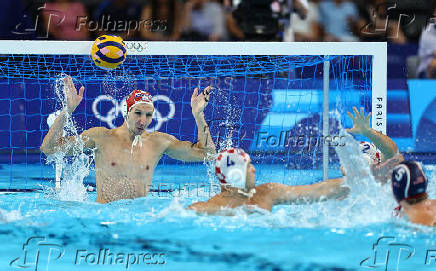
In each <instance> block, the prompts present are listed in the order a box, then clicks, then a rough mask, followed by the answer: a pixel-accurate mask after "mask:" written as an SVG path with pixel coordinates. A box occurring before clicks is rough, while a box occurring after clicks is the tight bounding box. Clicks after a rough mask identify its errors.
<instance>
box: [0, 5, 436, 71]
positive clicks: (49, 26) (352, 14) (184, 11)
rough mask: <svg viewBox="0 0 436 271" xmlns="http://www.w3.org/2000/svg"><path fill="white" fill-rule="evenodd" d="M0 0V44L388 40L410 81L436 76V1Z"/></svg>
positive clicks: (391, 51) (391, 52) (393, 53)
mask: <svg viewBox="0 0 436 271" xmlns="http://www.w3.org/2000/svg"><path fill="white" fill-rule="evenodd" d="M1 1H2V9H0V38H1V39H38V40H43V39H47V40H93V39H95V38H96V37H98V36H99V35H102V34H114V35H119V36H122V37H123V38H124V39H126V40H148V41H288V42H290V41H296V42H308V41H312V42H321V41H325V42H328V41H387V42H389V44H392V46H393V47H391V48H390V55H393V56H395V55H396V53H400V55H401V54H402V55H403V56H405V57H406V59H407V60H406V61H407V63H406V64H405V65H407V67H408V70H409V72H408V76H409V77H419V78H435V77H436V57H435V56H436V26H434V25H435V24H434V22H436V11H435V8H436V0H366V1H365V0H353V1H351V0H350V1H347V0H51V1H48V0H36V1H35V0H1ZM391 60H392V59H391ZM394 61H395V60H394ZM388 64H389V63H388Z"/></svg>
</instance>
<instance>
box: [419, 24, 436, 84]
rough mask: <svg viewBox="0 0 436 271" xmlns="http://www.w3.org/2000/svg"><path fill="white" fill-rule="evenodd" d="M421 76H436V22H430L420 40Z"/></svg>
mask: <svg viewBox="0 0 436 271" xmlns="http://www.w3.org/2000/svg"><path fill="white" fill-rule="evenodd" d="M418 55H419V66H418V77H419V78H432V79H434V78H436V24H435V23H432V24H430V25H429V26H428V27H427V28H426V29H425V30H424V31H423V32H422V34H421V39H420V41H419V49H418Z"/></svg>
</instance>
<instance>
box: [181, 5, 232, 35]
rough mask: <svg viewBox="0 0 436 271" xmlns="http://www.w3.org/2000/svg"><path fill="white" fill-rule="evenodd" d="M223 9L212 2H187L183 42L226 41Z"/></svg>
mask: <svg viewBox="0 0 436 271" xmlns="http://www.w3.org/2000/svg"><path fill="white" fill-rule="evenodd" d="M227 38H228V34H227V29H226V22H225V13H224V8H223V6H222V5H220V4H219V3H217V2H214V1H212V0H188V1H187V2H186V4H185V18H184V30H183V37H182V39H183V40H193V41H195V40H196V41H201V40H203V41H220V40H227Z"/></svg>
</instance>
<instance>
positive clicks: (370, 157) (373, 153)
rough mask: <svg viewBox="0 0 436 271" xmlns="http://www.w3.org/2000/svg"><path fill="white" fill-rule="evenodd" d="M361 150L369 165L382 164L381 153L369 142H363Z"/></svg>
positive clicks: (360, 145) (360, 146)
mask: <svg viewBox="0 0 436 271" xmlns="http://www.w3.org/2000/svg"><path fill="white" fill-rule="evenodd" d="M359 148H360V152H361V153H362V155H363V157H364V158H365V160H366V161H367V162H368V164H379V163H380V162H381V158H380V152H379V151H378V149H377V147H376V146H375V145H374V144H372V143H370V142H367V141H361V142H360V144H359Z"/></svg>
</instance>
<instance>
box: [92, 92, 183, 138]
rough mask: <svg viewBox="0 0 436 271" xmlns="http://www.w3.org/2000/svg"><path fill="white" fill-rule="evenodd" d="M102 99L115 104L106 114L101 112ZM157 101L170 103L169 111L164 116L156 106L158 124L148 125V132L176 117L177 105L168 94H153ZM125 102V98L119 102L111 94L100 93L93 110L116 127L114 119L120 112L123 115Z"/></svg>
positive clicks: (95, 114)
mask: <svg viewBox="0 0 436 271" xmlns="http://www.w3.org/2000/svg"><path fill="white" fill-rule="evenodd" d="M102 101H109V102H111V103H112V104H113V107H112V108H111V109H110V110H109V111H108V112H107V114H106V115H102V114H100V111H99V110H98V104H99V103H100V102H102ZM156 101H162V102H166V103H167V104H168V107H169V111H168V114H167V115H166V116H162V114H161V113H160V112H159V110H158V109H157V108H156V107H155V108H154V114H153V119H154V120H156V125H155V126H154V127H147V132H152V131H158V130H159V129H160V127H161V126H162V124H163V123H164V122H167V121H168V120H170V119H171V118H173V117H174V114H175V112H176V106H175V104H174V102H173V101H172V100H171V99H170V98H169V97H168V96H165V95H156V96H153V102H156ZM125 103H126V100H125V99H123V101H122V102H120V103H118V101H117V100H116V99H114V98H113V97H112V96H110V95H100V96H98V97H97V98H96V99H95V100H94V101H93V102H92V112H93V113H94V116H95V117H96V118H97V119H99V120H101V121H103V122H105V123H106V124H107V125H108V126H109V127H110V128H115V125H114V123H113V121H114V120H115V119H116V118H117V117H118V115H119V114H121V115H122V108H123V105H124V104H125Z"/></svg>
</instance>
